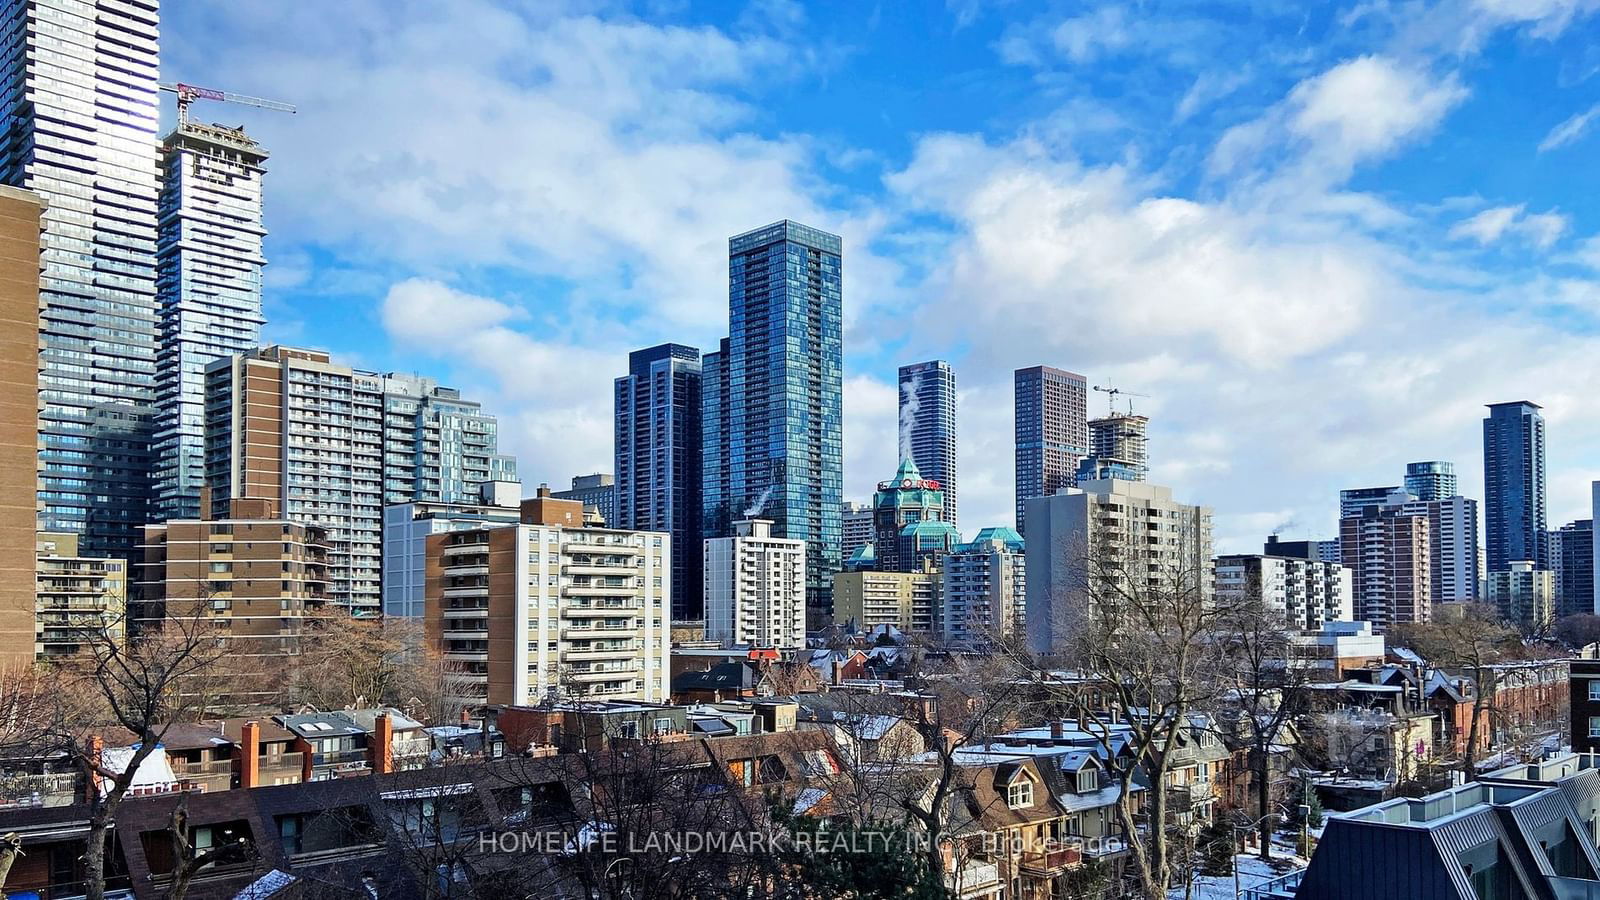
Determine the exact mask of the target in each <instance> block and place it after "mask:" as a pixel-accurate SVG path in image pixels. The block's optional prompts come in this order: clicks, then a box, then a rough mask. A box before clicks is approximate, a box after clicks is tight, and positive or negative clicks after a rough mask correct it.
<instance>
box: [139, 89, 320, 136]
mask: <svg viewBox="0 0 1600 900" xmlns="http://www.w3.org/2000/svg"><path fill="white" fill-rule="evenodd" d="M161 89H162V90H163V91H171V92H172V93H174V94H177V95H178V124H179V125H187V124H188V123H189V104H191V103H193V102H194V101H196V100H220V101H221V102H223V103H242V104H244V105H245V106H259V107H261V108H262V109H275V110H277V111H278V112H286V113H293V112H294V111H295V109H294V107H293V106H291V105H289V104H287V103H280V102H278V101H277V100H263V99H262V98H260V97H247V96H245V95H244V94H234V93H230V92H229V91H219V90H217V89H216V88H204V87H197V86H195V85H192V84H184V83H182V82H179V83H177V84H173V83H171V82H167V81H163V82H161Z"/></svg>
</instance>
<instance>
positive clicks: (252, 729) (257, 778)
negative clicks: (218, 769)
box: [239, 722, 261, 788]
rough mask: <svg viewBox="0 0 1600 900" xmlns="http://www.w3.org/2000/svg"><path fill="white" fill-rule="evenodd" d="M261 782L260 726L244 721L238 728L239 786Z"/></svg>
mask: <svg viewBox="0 0 1600 900" xmlns="http://www.w3.org/2000/svg"><path fill="white" fill-rule="evenodd" d="M260 783H261V726H260V725H258V724H256V723H255V722H246V723H244V725H243V726H242V727H240V729H239V787H242V788H253V787H255V786H256V785H258V784H260Z"/></svg>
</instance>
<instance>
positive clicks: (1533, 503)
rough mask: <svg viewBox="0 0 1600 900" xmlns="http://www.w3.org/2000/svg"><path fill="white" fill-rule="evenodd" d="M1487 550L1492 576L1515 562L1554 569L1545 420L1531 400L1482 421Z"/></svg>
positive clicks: (1503, 406)
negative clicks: (1548, 521)
mask: <svg viewBox="0 0 1600 900" xmlns="http://www.w3.org/2000/svg"><path fill="white" fill-rule="evenodd" d="M1483 506H1484V515H1483V521H1484V528H1483V530H1484V538H1485V540H1484V544H1485V548H1484V549H1485V555H1486V556H1487V561H1488V568H1489V571H1490V572H1504V571H1506V570H1507V569H1509V568H1510V563H1511V562H1512V561H1513V560H1520V559H1526V560H1532V561H1533V564H1534V568H1536V569H1548V568H1550V551H1549V536H1548V535H1547V534H1546V531H1545V527H1546V526H1545V467H1544V416H1543V415H1542V414H1540V412H1539V405H1538V404H1536V403H1530V402H1529V401H1527V400H1518V401H1515V402H1511V403H1491V404H1489V415H1488V417H1487V418H1485V419H1484V420H1483Z"/></svg>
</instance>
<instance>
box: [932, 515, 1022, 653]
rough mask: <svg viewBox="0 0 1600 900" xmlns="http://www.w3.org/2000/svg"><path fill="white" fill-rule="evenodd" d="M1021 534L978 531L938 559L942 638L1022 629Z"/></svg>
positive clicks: (973, 638)
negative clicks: (940, 564) (942, 563)
mask: <svg viewBox="0 0 1600 900" xmlns="http://www.w3.org/2000/svg"><path fill="white" fill-rule="evenodd" d="M1026 549H1027V547H1026V545H1025V544H1024V543H1023V540H1022V535H1020V534H1018V533H1017V532H1016V530H1015V529H1012V528H1007V527H1005V526H1003V525H1002V526H998V527H992V528H984V529H981V530H980V531H979V532H978V534H977V536H976V537H974V538H973V539H972V540H970V541H968V542H966V543H964V544H958V545H957V546H956V547H955V549H953V550H952V551H951V552H950V554H949V555H947V556H946V557H945V558H944V571H943V572H942V573H941V579H940V580H941V582H942V594H943V598H942V599H943V601H944V603H943V607H942V608H941V610H940V616H939V618H940V630H941V632H942V633H943V635H944V639H945V640H946V641H963V642H966V641H977V640H982V639H986V638H994V637H999V638H1010V637H1014V636H1017V635H1020V634H1023V633H1025V631H1026V626H1027V622H1026V616H1025V613H1026V607H1027V596H1028V577H1027V570H1028V567H1027V562H1028V560H1027V554H1026Z"/></svg>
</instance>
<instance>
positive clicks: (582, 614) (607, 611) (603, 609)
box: [561, 603, 644, 619]
mask: <svg viewBox="0 0 1600 900" xmlns="http://www.w3.org/2000/svg"><path fill="white" fill-rule="evenodd" d="M642 609H644V604H643V603H630V604H627V605H626V606H623V605H618V606H599V605H596V606H577V605H571V606H564V607H562V608H561V614H562V615H563V616H566V617H567V618H569V619H570V618H574V617H576V618H588V617H590V616H636V615H638V614H639V611H640V610H642Z"/></svg>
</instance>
